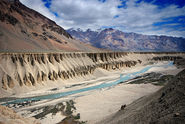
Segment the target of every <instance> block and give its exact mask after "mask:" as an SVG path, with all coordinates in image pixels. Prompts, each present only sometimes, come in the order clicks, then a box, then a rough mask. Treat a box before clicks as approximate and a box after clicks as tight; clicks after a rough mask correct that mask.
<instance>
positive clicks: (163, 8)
mask: <svg viewBox="0 0 185 124" xmlns="http://www.w3.org/2000/svg"><path fill="white" fill-rule="evenodd" d="M20 1H21V2H22V3H23V4H25V5H26V6H28V7H30V8H32V9H34V10H36V11H38V12H40V13H41V14H43V15H45V16H46V17H48V18H50V19H52V20H54V21H55V22H56V23H57V24H58V25H60V26H62V27H63V28H65V29H69V28H81V29H83V30H86V29H88V28H90V29H92V30H97V29H100V28H105V27H106V28H109V27H114V28H115V29H119V30H122V31H124V32H136V33H142V34H151V35H169V36H177V37H185V0H20Z"/></svg>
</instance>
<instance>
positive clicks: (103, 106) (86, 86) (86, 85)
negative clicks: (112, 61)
mask: <svg viewBox="0 0 185 124" xmlns="http://www.w3.org/2000/svg"><path fill="white" fill-rule="evenodd" d="M154 71H155V72H160V73H167V72H174V74H175V73H177V72H178V71H180V70H178V69H177V68H176V67H175V66H174V65H173V63H172V62H163V63H155V64H152V65H145V66H140V67H136V68H132V69H127V70H125V71H123V70H122V71H119V73H118V72H115V74H114V73H112V74H108V75H106V76H104V77H101V78H98V79H94V80H90V81H86V82H83V83H82V85H81V84H76V85H72V86H68V87H66V89H65V90H63V89H59V88H58V87H56V88H52V89H51V91H50V92H47V95H43V94H44V92H43V91H42V92H41V93H42V94H41V95H39V92H37V93H34V92H33V93H29V94H30V96H28V97H25V95H23V96H22V97H20V96H19V98H18V97H17V98H16V97H15V96H14V98H7V99H6V100H5V99H4V100H1V104H3V105H7V106H9V107H12V108H14V110H15V111H17V112H18V113H20V114H23V115H25V116H26V117H30V116H33V114H31V113H30V110H32V109H34V108H39V107H43V106H49V105H53V104H57V103H61V102H65V101H68V100H70V99H73V100H74V101H75V103H76V104H75V106H76V108H77V109H76V111H75V112H74V113H80V114H81V120H85V121H88V123H95V122H97V121H98V120H99V119H102V118H104V117H106V116H109V115H110V114H112V113H114V112H116V111H117V110H119V109H120V106H121V105H122V104H129V103H131V102H132V101H134V100H136V99H138V98H140V97H142V96H145V95H149V94H151V93H153V92H155V91H157V90H159V89H160V88H161V87H162V86H154V85H152V84H128V82H129V80H131V79H133V78H136V77H138V76H141V75H143V74H145V73H149V72H154ZM113 75H114V76H113ZM108 76H109V77H108ZM110 77H111V78H110ZM106 79H107V80H106ZM93 82H94V83H93ZM120 83H121V84H120ZM62 91H63V92H62ZM33 94H34V96H32V95H33ZM25 113H30V114H25ZM55 116H57V119H56V117H53V116H52V117H53V119H52V118H51V117H50V116H49V115H47V117H45V118H43V119H41V121H42V122H43V123H45V122H47V121H46V120H48V119H49V120H50V121H49V122H50V123H56V120H58V121H61V119H62V118H63V117H64V116H63V115H61V114H56V115H55ZM52 120H53V121H52ZM54 120H55V121H54Z"/></svg>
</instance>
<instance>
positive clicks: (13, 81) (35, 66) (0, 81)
mask: <svg viewBox="0 0 185 124" xmlns="http://www.w3.org/2000/svg"><path fill="white" fill-rule="evenodd" d="M182 58H185V54H184V53H144V52H143V53H142V52H138V53H131V52H102V53H83V52H75V53H69V52H67V53H1V54H0V90H1V91H12V92H14V89H17V88H18V89H19V88H25V87H34V86H36V85H44V84H45V83H46V82H48V81H50V82H55V81H57V80H59V79H60V80H68V79H71V78H78V77H85V76H87V75H92V74H93V72H94V71H95V70H96V69H97V68H102V69H105V70H108V71H111V70H116V69H121V68H122V69H124V68H127V67H132V66H135V65H137V64H144V63H147V62H149V61H169V60H170V61H173V60H177V59H182ZM61 85H62V83H61Z"/></svg>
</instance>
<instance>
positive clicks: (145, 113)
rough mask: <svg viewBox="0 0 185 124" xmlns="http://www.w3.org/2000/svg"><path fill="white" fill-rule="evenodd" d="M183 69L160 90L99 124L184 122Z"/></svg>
mask: <svg viewBox="0 0 185 124" xmlns="http://www.w3.org/2000/svg"><path fill="white" fill-rule="evenodd" d="M184 81H185V70H183V71H181V72H180V73H178V74H177V75H176V76H175V77H174V78H173V79H172V80H170V81H169V83H168V84H167V85H166V86H165V87H164V88H162V89H161V90H160V91H158V92H156V93H154V94H152V95H150V96H146V97H142V98H140V99H138V100H136V101H134V102H133V103H131V104H130V105H128V106H126V107H125V108H123V109H122V110H119V111H118V112H116V113H115V114H113V115H111V116H109V117H107V118H106V119H104V120H103V121H100V122H99V123H100V124H122V123H126V124H134V123H137V124H148V123H154V124H155V123H157V124H164V123H168V124H174V123H175V124H183V123H185V118H184V116H185V101H184V100H185V94H184V93H185V83H184Z"/></svg>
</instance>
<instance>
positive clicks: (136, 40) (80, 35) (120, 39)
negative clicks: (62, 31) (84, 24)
mask: <svg viewBox="0 0 185 124" xmlns="http://www.w3.org/2000/svg"><path fill="white" fill-rule="evenodd" d="M67 32H68V33H70V34H71V35H72V36H73V37H74V38H76V39H79V40H81V41H83V42H85V43H89V44H91V45H93V46H95V47H98V48H105V49H109V50H121V51H185V38H177V37H169V36H156V35H142V34H136V33H125V32H122V31H120V30H116V29H112V28H109V29H104V30H102V31H92V30H90V29H88V30H86V31H82V30H80V29H77V30H74V29H69V30H67Z"/></svg>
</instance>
